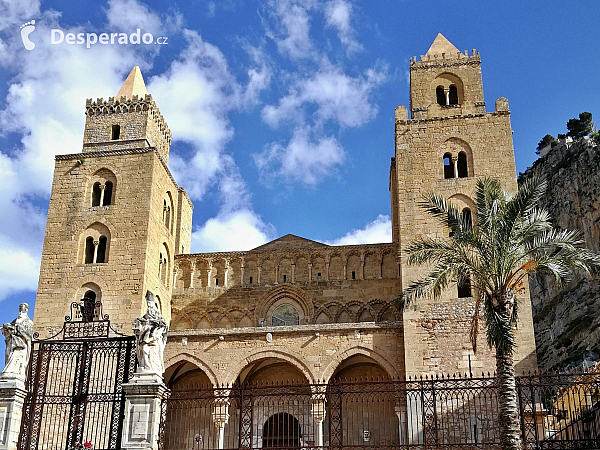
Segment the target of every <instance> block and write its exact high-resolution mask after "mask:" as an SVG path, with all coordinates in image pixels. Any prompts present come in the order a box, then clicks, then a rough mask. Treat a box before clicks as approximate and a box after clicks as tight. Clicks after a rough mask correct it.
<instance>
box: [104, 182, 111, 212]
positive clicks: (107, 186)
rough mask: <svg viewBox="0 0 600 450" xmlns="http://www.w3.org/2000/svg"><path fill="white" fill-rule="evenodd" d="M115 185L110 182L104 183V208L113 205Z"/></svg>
mask: <svg viewBox="0 0 600 450" xmlns="http://www.w3.org/2000/svg"><path fill="white" fill-rule="evenodd" d="M112 191H113V184H112V183H111V182H110V181H107V182H106V183H104V196H103V198H102V206H108V205H112Z"/></svg>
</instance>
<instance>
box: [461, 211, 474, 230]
mask: <svg viewBox="0 0 600 450" xmlns="http://www.w3.org/2000/svg"><path fill="white" fill-rule="evenodd" d="M462 218H463V223H466V225H467V227H468V228H473V217H472V215H471V210H470V209H469V208H465V209H463V210H462Z"/></svg>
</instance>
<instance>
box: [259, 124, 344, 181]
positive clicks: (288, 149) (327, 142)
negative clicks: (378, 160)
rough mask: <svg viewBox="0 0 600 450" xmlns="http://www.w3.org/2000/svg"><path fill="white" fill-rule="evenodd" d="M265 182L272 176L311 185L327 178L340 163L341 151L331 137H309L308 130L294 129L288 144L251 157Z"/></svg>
mask: <svg viewBox="0 0 600 450" xmlns="http://www.w3.org/2000/svg"><path fill="white" fill-rule="evenodd" d="M253 158H254V162H255V164H256V166H257V167H258V170H259V172H260V173H261V176H262V177H263V179H265V181H267V182H268V181H269V179H270V178H271V177H272V176H273V175H278V176H282V177H283V178H285V179H286V180H290V181H300V182H302V183H304V184H307V185H315V184H317V183H318V182H319V181H321V179H322V178H324V177H326V176H328V175H331V174H332V173H333V172H334V171H335V169H336V167H337V166H339V165H341V164H342V163H343V162H344V159H345V154H344V149H343V148H342V146H341V145H340V144H339V142H338V141H337V140H336V139H335V138H334V137H327V136H323V137H319V138H317V139H316V140H315V139H312V138H311V131H310V129H309V128H302V127H300V128H297V129H296V130H295V131H294V134H293V136H292V139H291V140H290V142H289V143H288V144H287V145H286V146H283V145H281V144H279V143H277V142H273V143H271V144H269V145H268V146H267V147H266V148H265V149H264V151H263V152H262V153H258V154H254V155H253Z"/></svg>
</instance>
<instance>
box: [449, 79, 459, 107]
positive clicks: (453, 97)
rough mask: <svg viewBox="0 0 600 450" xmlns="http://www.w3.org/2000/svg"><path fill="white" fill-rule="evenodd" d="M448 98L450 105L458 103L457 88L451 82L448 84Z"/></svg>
mask: <svg viewBox="0 0 600 450" xmlns="http://www.w3.org/2000/svg"><path fill="white" fill-rule="evenodd" d="M448 100H449V101H450V104H451V105H458V89H456V86H454V85H453V84H452V85H450V92H449V93H448Z"/></svg>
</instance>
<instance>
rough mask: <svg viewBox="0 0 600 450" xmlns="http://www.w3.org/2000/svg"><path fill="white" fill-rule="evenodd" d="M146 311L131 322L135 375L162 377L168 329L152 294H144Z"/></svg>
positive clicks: (148, 292)
mask: <svg viewBox="0 0 600 450" xmlns="http://www.w3.org/2000/svg"><path fill="white" fill-rule="evenodd" d="M146 304H147V305H148V311H147V312H146V314H144V315H143V316H142V317H138V318H137V319H135V321H134V322H133V326H132V328H133V332H134V333H135V336H136V338H137V341H136V345H137V347H136V355H137V361H138V367H137V370H136V373H155V374H157V375H159V376H161V377H162V374H163V372H164V371H165V366H164V361H163V353H164V350H165V345H166V344H167V331H168V329H169V327H168V326H167V322H166V321H165V319H164V318H163V316H162V314H161V313H160V311H159V310H158V308H157V306H156V302H155V301H154V294H153V293H152V292H150V291H147V292H146Z"/></svg>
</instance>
